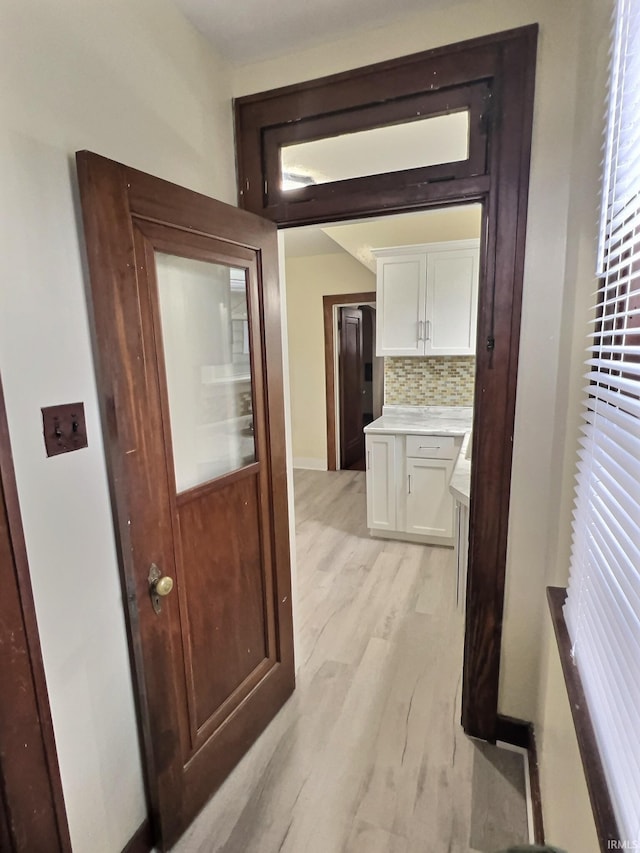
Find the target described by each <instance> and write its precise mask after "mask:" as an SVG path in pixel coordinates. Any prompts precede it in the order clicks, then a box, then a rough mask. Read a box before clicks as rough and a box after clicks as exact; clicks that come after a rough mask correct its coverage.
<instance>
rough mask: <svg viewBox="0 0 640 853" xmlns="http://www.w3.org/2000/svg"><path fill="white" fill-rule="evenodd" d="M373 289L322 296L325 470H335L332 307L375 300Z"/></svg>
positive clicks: (334, 385)
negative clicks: (325, 432)
mask: <svg viewBox="0 0 640 853" xmlns="http://www.w3.org/2000/svg"><path fill="white" fill-rule="evenodd" d="M375 301H376V293H375V291H368V292H367V293H336V294H330V295H328V296H323V297H322V314H323V321H324V376H325V388H326V411H327V470H328V471H335V470H336V469H337V465H336V453H337V445H336V377H335V370H334V365H335V361H334V357H335V346H336V342H335V335H334V333H333V309H334V306H336V305H357V304H359V303H362V302H375Z"/></svg>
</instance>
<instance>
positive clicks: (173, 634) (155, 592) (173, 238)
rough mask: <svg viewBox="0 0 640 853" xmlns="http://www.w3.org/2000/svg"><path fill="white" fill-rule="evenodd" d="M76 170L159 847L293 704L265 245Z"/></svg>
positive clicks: (84, 164) (275, 311)
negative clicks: (288, 704)
mask: <svg viewBox="0 0 640 853" xmlns="http://www.w3.org/2000/svg"><path fill="white" fill-rule="evenodd" d="M78 170H79V177H80V188H81V196H82V205H83V214H84V222H85V233H86V239H87V250H88V257H89V266H90V273H91V286H92V294H93V310H94V328H95V332H96V341H97V356H98V361H99V364H100V380H99V387H100V393H101V398H102V404H103V409H104V412H103V417H104V422H105V428H106V432H107V436H106V438H107V443H108V448H109V464H110V474H111V480H112V487H113V494H114V499H115V512H116V516H117V522H118V530H119V535H120V546H121V558H122V560H121V562H122V572H123V580H124V584H125V587H126V591H127V600H128V603H129V627H130V631H131V639H132V649H133V653H134V665H135V671H136V677H137V684H138V699H139V705H140V716H141V720H142V729H143V732H142V734H143V739H144V746H145V757H146V769H147V777H148V780H147V781H148V789H149V798H150V808H151V814H152V817H153V819H154V821H155V824H156V826H155V830H156V835H157V844H158V845H159V846H162V847H163V848H165V847H167V846H170V845H172V844H173V843H174V842H175V841H176V839H177V838H178V837H179V836H180V835H181V833H182V832H183V830H184V829H185V828H186V827H187V826H188V824H189V823H190V822H191V820H192V819H193V817H194V816H195V814H196V813H197V812H198V811H199V809H200V808H201V807H202V805H203V804H204V803H205V802H206V801H207V800H208V798H209V797H210V796H211V794H212V793H213V792H214V791H215V789H216V788H217V787H218V786H219V785H220V783H221V782H222V781H223V780H224V778H225V777H226V776H227V774H228V773H229V771H230V770H231V769H232V768H233V767H234V765H235V764H236V763H237V761H238V760H239V759H240V758H241V757H242V755H243V754H244V753H245V752H246V750H247V749H248V748H249V746H250V745H251V743H252V742H253V741H254V740H255V738H256V737H257V736H258V734H259V733H260V732H261V731H262V730H263V729H264V727H265V726H266V724H267V723H268V722H269V720H270V719H271V718H272V717H273V716H274V714H275V713H276V712H277V711H278V709H279V708H280V707H281V706H282V704H283V703H284V701H285V700H286V699H287V697H288V696H289V695H290V693H291V691H292V690H293V688H294V668H293V639H292V622H291V590H290V568H289V539H288V525H287V494H286V471H285V455H284V450H285V448H284V423H283V400H282V361H281V347H280V329H279V296H278V276H277V246H276V231H275V227H274V226H272V225H271V224H269V223H267V222H266V221H265V220H261V219H260V218H258V217H256V216H253V215H251V214H246V213H244V212H242V211H239V210H238V209H236V208H232V207H230V206H228V205H225V204H222V203H220V202H217V201H214V200H212V199H208V198H206V197H204V196H201V195H197V194H196V193H193V192H189V191H187V190H185V189H182V188H180V187H176V186H174V185H172V184H169V183H166V182H164V181H161V180H159V179H157V178H153V177H151V176H148V175H145V174H143V173H140V172H137V171H135V170H132V169H129V168H127V167H125V166H122V165H120V164H117V163H113V162H111V161H108V160H105V159H104V158H101V157H98V156H97V155H94V154H89V153H87V152H82V153H80V154H78ZM172 581H173V588H171V582H172ZM159 593H165V594H162V595H161V594H159Z"/></svg>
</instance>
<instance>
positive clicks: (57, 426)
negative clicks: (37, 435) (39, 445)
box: [42, 403, 88, 456]
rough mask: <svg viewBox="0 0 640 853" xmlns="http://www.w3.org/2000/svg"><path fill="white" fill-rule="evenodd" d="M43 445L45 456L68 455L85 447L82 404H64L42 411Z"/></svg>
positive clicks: (85, 438)
mask: <svg viewBox="0 0 640 853" xmlns="http://www.w3.org/2000/svg"><path fill="white" fill-rule="evenodd" d="M42 425H43V431H44V445H45V447H46V449H47V456H57V455H58V454H59V453H70V452H71V451H72V450H80V449H81V448H82V447H87V445H88V441H87V426H86V423H85V419H84V403H64V404H63V405H61V406H47V407H46V408H44V409H42Z"/></svg>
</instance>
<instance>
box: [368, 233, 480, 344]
mask: <svg viewBox="0 0 640 853" xmlns="http://www.w3.org/2000/svg"><path fill="white" fill-rule="evenodd" d="M374 254H375V255H376V258H377V312H376V322H377V328H376V341H377V346H376V355H379V356H386V355H474V354H475V350H476V346H475V344H476V340H475V339H476V318H477V306H478V266H479V265H478V255H479V241H478V240H456V241H451V242H448V243H425V244H424V245H421V246H402V247H398V248H389V249H375V250H374Z"/></svg>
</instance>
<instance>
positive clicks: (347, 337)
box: [338, 308, 364, 468]
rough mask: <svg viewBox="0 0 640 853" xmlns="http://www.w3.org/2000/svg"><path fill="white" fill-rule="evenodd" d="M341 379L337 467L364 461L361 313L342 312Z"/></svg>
mask: <svg viewBox="0 0 640 853" xmlns="http://www.w3.org/2000/svg"><path fill="white" fill-rule="evenodd" d="M338 339H339V349H338V354H339V376H340V467H341V468H351V467H352V466H354V465H357V464H358V463H360V462H362V460H364V432H363V431H362V429H363V418H362V397H363V392H364V366H363V362H362V311H361V310H360V309H359V308H341V309H340V317H339V322H338Z"/></svg>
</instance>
